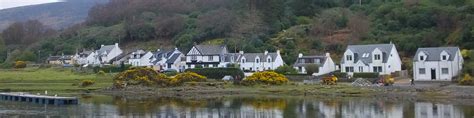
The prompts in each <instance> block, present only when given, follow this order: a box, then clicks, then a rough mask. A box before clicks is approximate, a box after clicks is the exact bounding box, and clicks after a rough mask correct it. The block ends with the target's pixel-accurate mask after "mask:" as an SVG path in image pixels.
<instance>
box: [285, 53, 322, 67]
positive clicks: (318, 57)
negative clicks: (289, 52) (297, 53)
mask: <svg viewBox="0 0 474 118" xmlns="http://www.w3.org/2000/svg"><path fill="white" fill-rule="evenodd" d="M301 59H305V60H308V59H312V60H313V61H314V59H319V60H320V62H319V63H316V62H313V63H308V62H306V61H305V62H304V63H300V61H299V60H301ZM326 60H327V57H326V56H303V57H300V58H298V59H296V62H295V64H294V65H293V66H295V67H303V66H306V65H308V64H318V65H320V66H322V65H321V64H324V63H326Z"/></svg>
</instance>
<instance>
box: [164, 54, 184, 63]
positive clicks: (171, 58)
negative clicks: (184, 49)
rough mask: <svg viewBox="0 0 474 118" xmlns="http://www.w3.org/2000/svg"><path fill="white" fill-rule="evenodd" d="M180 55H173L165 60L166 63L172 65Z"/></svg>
mask: <svg viewBox="0 0 474 118" xmlns="http://www.w3.org/2000/svg"><path fill="white" fill-rule="evenodd" d="M179 55H181V53H176V54H173V55H172V56H171V57H170V58H169V59H168V60H166V63H174V62H175V61H176V60H177V59H178V58H179Z"/></svg>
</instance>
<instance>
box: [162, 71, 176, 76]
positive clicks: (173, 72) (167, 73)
mask: <svg viewBox="0 0 474 118" xmlns="http://www.w3.org/2000/svg"><path fill="white" fill-rule="evenodd" d="M162 73H163V74H165V75H166V76H175V75H177V74H178V71H176V70H167V71H163V72H162Z"/></svg>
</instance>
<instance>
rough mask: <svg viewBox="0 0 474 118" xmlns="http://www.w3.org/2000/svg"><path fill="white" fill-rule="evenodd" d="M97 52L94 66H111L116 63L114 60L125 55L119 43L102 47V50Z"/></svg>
mask: <svg viewBox="0 0 474 118" xmlns="http://www.w3.org/2000/svg"><path fill="white" fill-rule="evenodd" d="M95 52H96V54H97V55H96V57H95V60H96V61H95V62H96V63H94V64H110V63H111V62H113V61H114V60H112V59H114V58H115V57H117V56H119V55H120V54H122V53H123V51H122V49H120V47H119V45H118V43H115V45H101V46H100V49H99V50H96V51H95Z"/></svg>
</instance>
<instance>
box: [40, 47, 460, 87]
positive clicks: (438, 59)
mask: <svg viewBox="0 0 474 118" xmlns="http://www.w3.org/2000/svg"><path fill="white" fill-rule="evenodd" d="M47 61H48V63H50V64H63V65H72V64H78V65H81V66H84V67H86V66H100V65H119V64H130V65H132V66H141V67H152V68H153V69H155V70H158V71H167V70H174V71H178V72H183V71H184V70H185V69H192V68H225V67H230V66H233V65H239V68H240V69H242V70H243V71H244V72H256V71H265V70H275V69H276V68H278V67H280V66H283V65H284V64H285V63H284V61H283V59H282V57H281V55H280V51H279V50H277V51H276V52H268V51H265V52H262V53H245V52H243V51H239V52H237V53H230V52H229V51H228V50H227V47H226V46H225V45H194V46H193V47H192V48H191V50H189V51H188V52H187V53H183V52H181V51H179V50H178V49H177V48H175V49H171V50H162V49H157V50H155V51H145V50H135V51H132V52H128V53H126V52H124V51H123V50H122V49H120V47H119V44H118V43H115V44H114V45H102V46H101V47H100V49H98V50H83V51H80V52H77V53H76V54H75V55H61V56H51V57H49V58H48V60H47ZM309 64H316V65H318V66H319V71H318V72H316V73H313V75H315V76H319V75H324V74H328V73H331V72H334V71H339V70H340V71H341V72H344V73H347V74H348V75H351V76H352V75H353V74H354V73H379V74H380V75H388V74H392V73H395V72H399V71H402V66H401V65H402V61H401V59H400V56H399V54H398V51H397V49H396V46H395V45H394V44H392V43H390V44H371V45H349V46H348V47H347V49H346V51H345V52H344V54H343V57H342V58H341V60H340V65H337V64H336V63H335V62H334V60H333V59H332V58H331V55H330V54H329V53H326V54H324V55H303V54H301V53H300V54H299V55H298V58H297V60H296V62H295V63H294V65H293V68H295V69H296V70H298V73H301V74H306V69H305V67H307V65H309ZM462 66H463V58H462V56H461V52H460V49H459V48H458V47H436V48H419V49H418V51H417V52H416V54H415V57H414V58H413V78H414V80H415V81H450V80H452V79H453V77H456V76H458V75H459V74H460V72H461V70H462Z"/></svg>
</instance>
